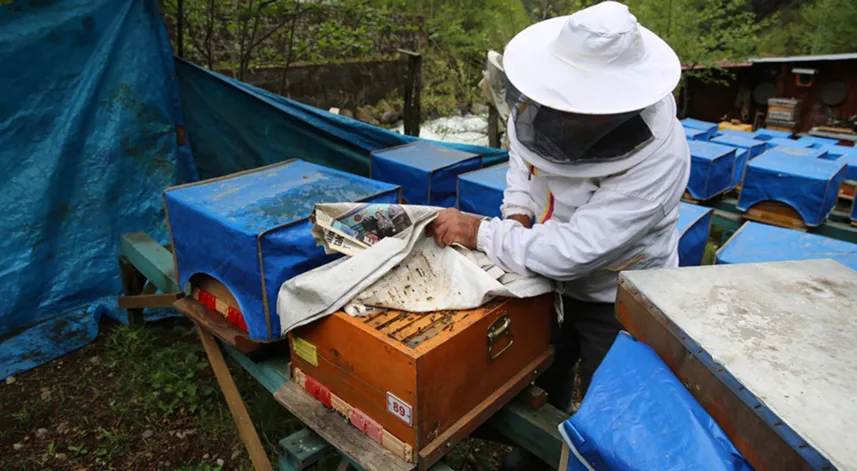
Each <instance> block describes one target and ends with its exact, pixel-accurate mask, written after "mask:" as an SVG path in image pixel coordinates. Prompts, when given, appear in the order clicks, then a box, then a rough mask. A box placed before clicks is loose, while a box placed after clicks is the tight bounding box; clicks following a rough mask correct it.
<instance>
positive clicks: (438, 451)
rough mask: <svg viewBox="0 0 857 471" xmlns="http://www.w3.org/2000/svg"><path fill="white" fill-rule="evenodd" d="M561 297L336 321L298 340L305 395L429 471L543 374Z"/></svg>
mask: <svg viewBox="0 0 857 471" xmlns="http://www.w3.org/2000/svg"><path fill="white" fill-rule="evenodd" d="M552 306H553V304H552V297H551V296H550V295H544V296H541V297H538V298H534V299H498V300H495V301H492V302H489V303H488V304H487V305H485V306H483V307H481V308H479V309H474V310H468V311H447V312H436V313H428V314H413V313H404V312H398V311H384V312H381V313H376V314H373V315H370V316H366V317H351V316H349V315H347V314H345V313H342V312H340V313H335V314H333V315H331V316H328V317H326V318H324V319H321V320H319V321H316V322H314V323H312V324H309V325H306V326H303V327H299V328H297V329H295V330H293V331H291V332H290V333H289V338H290V344H291V350H292V361H293V365H294V369H295V375H296V377H297V378H298V380H299V381H302V382H303V384H304V389H305V390H306V391H307V392H309V393H310V394H312V395H313V396H315V397H316V398H317V399H318V400H320V401H321V402H322V403H324V404H325V405H327V406H328V407H332V408H334V409H336V410H337V411H339V412H340V413H342V414H343V415H344V416H346V417H347V418H348V419H349V420H350V421H351V423H352V424H354V425H355V426H357V427H358V428H360V429H361V430H363V431H364V432H365V433H366V434H367V435H369V436H370V437H371V438H373V439H374V440H375V441H377V442H379V443H381V444H382V445H384V446H385V447H387V448H388V449H390V450H391V451H393V453H395V454H396V455H397V456H399V457H401V458H402V459H404V460H406V461H409V462H412V463H418V464H419V467H420V468H421V469H426V468H427V467H429V466H430V465H431V464H432V463H434V462H436V461H437V460H438V459H440V458H441V457H442V456H443V455H444V454H446V452H448V451H449V450H450V449H451V447H453V446H455V444H456V443H458V442H459V441H460V440H462V439H464V438H465V437H466V436H467V434H469V433H470V432H472V431H473V430H474V429H475V428H476V427H477V426H478V425H479V424H480V423H482V422H483V421H485V420H487V419H488V417H490V415H492V414H493V412H494V411H496V410H499V408H500V407H502V406H503V405H504V404H505V403H506V402H507V401H509V400H510V399H511V398H512V397H513V396H514V395H515V394H517V393H518V392H520V391H521V390H523V389H524V388H525V387H526V385H527V384H529V383H530V382H531V381H532V380H533V379H535V377H536V376H537V375H538V373H540V372H541V371H543V370H544V368H545V367H546V366H547V365H548V364H549V362H550V361H551V358H552V349H551V347H550V343H549V341H550V329H551V322H552V321H551V320H552V317H553V316H552Z"/></svg>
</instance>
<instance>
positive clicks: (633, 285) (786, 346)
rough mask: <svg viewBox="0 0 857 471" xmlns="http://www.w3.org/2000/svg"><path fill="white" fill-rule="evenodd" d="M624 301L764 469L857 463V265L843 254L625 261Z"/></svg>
mask: <svg viewBox="0 0 857 471" xmlns="http://www.w3.org/2000/svg"><path fill="white" fill-rule="evenodd" d="M616 304H617V305H616V317H617V318H618V319H619V320H620V321H621V322H622V324H623V325H624V326H625V328H626V329H627V330H628V331H629V332H630V333H631V334H632V335H634V337H636V338H637V339H639V340H641V341H643V342H645V343H646V344H648V345H649V346H651V347H652V348H653V349H654V350H655V351H656V352H657V354H658V356H659V357H660V358H661V359H662V360H663V361H664V363H666V364H667V366H669V368H670V370H672V372H673V373H674V374H675V375H676V376H677V377H678V379H679V380H680V381H681V382H682V383H684V384H685V386H686V387H687V389H688V391H689V392H690V393H691V394H692V395H693V396H694V398H695V399H696V400H697V401H698V402H699V403H700V405H702V406H703V408H705V410H706V411H707V412H708V413H709V414H710V415H711V416H712V417H713V418H714V420H715V421H716V422H717V424H718V425H719V426H720V427H721V428H722V429H723V431H724V432H726V434H727V435H728V437H729V439H730V440H731V441H732V443H733V444H734V445H735V447H736V448H737V449H738V450H739V451H740V452H741V453H742V454H743V455H744V457H745V458H746V459H747V461H748V462H749V463H750V464H751V465H752V466H753V468H754V469H755V470H756V471H794V470H801V471H803V470H834V469H839V470H845V469H857V442H855V441H854V440H853V430H854V424H855V423H857V406H855V402H854V390H855V388H857V363H855V362H854V358H857V342H854V338H855V336H857V317H855V316H854V306H857V272H855V271H854V270H851V269H850V268H847V267H845V266H843V265H841V264H840V263H837V262H835V261H833V260H808V261H793V262H774V263H748V264H739V265H714V266H707V267H692V268H681V269H662V270H637V271H625V272H622V273H621V274H620V279H619V293H618V296H617V303H616Z"/></svg>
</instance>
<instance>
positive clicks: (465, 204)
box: [458, 163, 509, 217]
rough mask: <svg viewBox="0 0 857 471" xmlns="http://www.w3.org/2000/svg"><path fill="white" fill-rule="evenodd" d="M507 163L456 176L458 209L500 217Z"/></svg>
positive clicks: (507, 168)
mask: <svg viewBox="0 0 857 471" xmlns="http://www.w3.org/2000/svg"><path fill="white" fill-rule="evenodd" d="M508 171H509V164H508V163H506V164H502V165H495V166H494V167H488V168H484V169H481V170H476V171H474V172H470V173H466V174H463V175H460V176H459V177H458V209H460V210H462V211H466V212H469V213H473V214H479V215H482V216H490V217H500V216H501V213H500V206H501V205H502V204H503V192H504V191H505V190H506V173H507V172H508Z"/></svg>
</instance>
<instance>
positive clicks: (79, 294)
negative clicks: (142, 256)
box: [0, 0, 196, 376]
mask: <svg viewBox="0 0 857 471" xmlns="http://www.w3.org/2000/svg"><path fill="white" fill-rule="evenodd" d="M0 64H3V65H2V67H3V69H4V71H8V73H3V74H0V207H2V208H3V212H4V217H3V218H2V219H0V232H2V233H3V234H4V235H5V236H4V250H3V251H2V252H0V265H2V266H3V270H0V298H2V299H3V303H2V306H0V339H3V343H2V344H0V357H2V360H0V362H2V366H0V368H2V369H0V376H6V375H10V374H16V373H17V372H20V371H23V370H25V369H28V368H31V367H33V366H36V365H37V364H39V363H42V362H44V361H48V360H50V359H52V358H56V357H58V356H60V355H62V354H64V353H66V352H68V351H71V350H73V349H75V348H78V347H80V346H81V345H82V344H83V343H84V342H85V341H86V340H88V339H91V338H93V337H94V335H95V332H96V330H93V329H94V327H93V326H95V325H97V319H98V315H99V313H100V312H101V311H100V310H99V309H98V308H97V307H93V304H95V305H98V304H99V303H107V302H109V301H110V299H113V298H114V297H115V296H116V295H118V294H119V293H120V292H121V282H120V280H119V268H118V265H117V262H116V258H117V255H118V254H119V235H120V234H122V233H126V232H135V231H146V232H148V233H149V234H150V235H152V236H153V237H155V238H156V239H161V240H163V241H166V226H165V224H164V213H163V205H162V202H161V196H160V192H161V191H162V190H163V189H164V188H166V187H168V186H170V185H173V184H176V183H177V182H179V181H190V180H194V179H195V178H196V172H195V169H194V167H193V162H192V159H191V156H190V154H189V151H188V150H187V149H184V148H180V147H179V146H178V144H177V142H178V139H177V133H176V126H177V124H180V123H181V118H182V117H181V113H180V104H179V99H178V88H177V87H176V83H175V81H174V80H173V76H174V71H173V65H172V64H173V60H172V52H171V49H170V45H169V40H168V37H167V34H166V31H165V29H164V27H163V24H162V23H161V18H160V15H159V13H158V9H157V6H156V4H155V2H153V1H151V0H58V1H50V2H44V1H27V0H18V1H16V2H14V3H9V4H5V5H2V6H0ZM45 322H51V324H44V323H45ZM40 324H41V325H40ZM72 324H74V325H80V326H82V327H80V329H72V328H71V327H69V329H70V330H68V332H71V331H77V332H83V333H82V334H80V335H77V334H72V333H69V334H68V336H64V335H52V332H66V329H65V328H60V327H56V326H62V325H69V326H70V325H72ZM83 326H85V327H83ZM28 329H29V330H28ZM52 329H54V330H52ZM15 336H17V337H15ZM36 345H37V347H35V346H36ZM34 349H37V350H38V352H36V351H35V350H34ZM35 353H38V354H35ZM16 359H17V361H16ZM30 360H32V361H30Z"/></svg>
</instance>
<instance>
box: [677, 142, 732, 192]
mask: <svg viewBox="0 0 857 471" xmlns="http://www.w3.org/2000/svg"><path fill="white" fill-rule="evenodd" d="M688 147H690V178H689V179H688V182H687V191H688V193H690V196H691V197H693V198H694V199H697V200H703V201H704V200H708V199H711V198H713V197H714V196H717V195H719V194H721V193H723V192H726V191H729V190H731V189H733V188H735V186H734V185H733V183H732V180H733V174H734V173H735V165H736V160H737V159H736V153H737V150H736V148H735V147H729V146H725V145H722V144H714V143H712V142H696V141H691V142H688Z"/></svg>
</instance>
